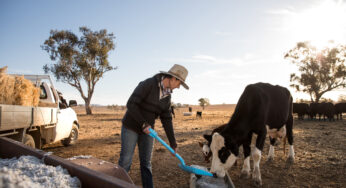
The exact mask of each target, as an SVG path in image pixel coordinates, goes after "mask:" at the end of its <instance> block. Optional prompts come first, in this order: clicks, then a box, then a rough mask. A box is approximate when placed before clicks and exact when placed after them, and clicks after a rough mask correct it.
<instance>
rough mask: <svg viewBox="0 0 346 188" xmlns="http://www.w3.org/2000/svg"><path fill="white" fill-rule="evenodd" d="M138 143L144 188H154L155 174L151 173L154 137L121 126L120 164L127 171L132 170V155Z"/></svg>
mask: <svg viewBox="0 0 346 188" xmlns="http://www.w3.org/2000/svg"><path fill="white" fill-rule="evenodd" d="M137 143H138V151H139V161H140V166H141V177H142V185H143V188H152V187H154V184H153V176H152V173H151V154H152V151H153V146H154V138H153V137H151V136H149V135H146V134H140V135H139V134H137V133H136V132H134V131H132V130H130V129H127V128H126V127H125V126H124V125H123V126H122V128H121V152H120V158H119V166H121V167H123V168H124V169H125V170H126V171H127V172H129V171H130V168H131V163H132V156H133V153H134V151H135V148H136V144H137Z"/></svg>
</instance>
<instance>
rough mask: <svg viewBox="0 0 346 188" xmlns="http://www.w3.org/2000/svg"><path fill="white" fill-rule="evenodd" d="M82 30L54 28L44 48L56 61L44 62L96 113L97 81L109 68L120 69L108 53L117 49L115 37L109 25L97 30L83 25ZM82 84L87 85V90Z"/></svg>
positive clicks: (49, 69)
mask: <svg viewBox="0 0 346 188" xmlns="http://www.w3.org/2000/svg"><path fill="white" fill-rule="evenodd" d="M79 31H80V32H81V33H82V34H83V35H82V36H81V37H80V38H78V37H77V36H76V35H75V34H74V33H72V32H71V31H66V30H61V31H58V30H51V31H50V36H49V38H48V39H47V40H46V41H45V42H44V44H43V45H42V46H41V48H42V49H43V50H45V51H47V53H48V54H49V55H50V59H51V60H52V61H55V63H53V65H50V66H49V65H48V64H46V65H44V66H43V70H44V71H45V73H46V74H47V73H49V72H51V73H52V74H53V75H54V76H55V78H56V79H57V80H58V81H62V82H64V83H68V84H69V85H71V86H72V87H75V88H76V89H77V90H78V91H79V93H80V95H81V97H82V98H83V100H84V102H85V110H86V113H87V114H92V111H91V108H90V102H91V98H92V96H93V93H94V89H95V85H96V83H97V82H98V81H99V80H100V79H101V78H102V77H103V75H104V74H105V73H106V72H108V71H111V70H115V69H117V67H112V66H111V65H110V64H109V62H108V53H109V52H110V51H111V50H113V49H114V42H113V39H115V37H114V36H113V34H112V33H110V34H108V33H107V30H105V29H103V30H100V31H95V32H94V31H91V30H90V29H88V28H87V27H80V28H79ZM83 81H84V82H83ZM84 83H85V85H86V86H85V85H83V84H84ZM82 85H83V87H84V88H85V87H86V93H85V92H84V90H83V87H82Z"/></svg>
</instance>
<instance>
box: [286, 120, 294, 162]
mask: <svg viewBox="0 0 346 188" xmlns="http://www.w3.org/2000/svg"><path fill="white" fill-rule="evenodd" d="M286 131H287V141H288V144H289V145H290V146H289V153H288V159H287V160H288V161H289V162H294V149H293V117H292V116H290V117H289V118H288V120H287V123H286Z"/></svg>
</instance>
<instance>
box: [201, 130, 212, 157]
mask: <svg viewBox="0 0 346 188" xmlns="http://www.w3.org/2000/svg"><path fill="white" fill-rule="evenodd" d="M203 137H204V138H205V139H206V140H207V143H202V142H199V146H200V147H201V148H202V152H203V156H204V160H205V161H206V162H207V163H209V162H210V161H209V159H210V157H211V151H210V143H211V138H212V135H207V134H204V135H203Z"/></svg>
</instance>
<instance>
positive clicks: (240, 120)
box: [210, 83, 294, 185]
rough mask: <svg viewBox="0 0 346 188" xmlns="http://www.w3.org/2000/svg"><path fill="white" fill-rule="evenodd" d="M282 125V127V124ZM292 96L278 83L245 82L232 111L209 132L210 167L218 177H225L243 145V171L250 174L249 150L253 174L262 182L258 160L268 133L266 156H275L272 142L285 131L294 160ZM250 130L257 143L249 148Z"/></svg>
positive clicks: (291, 157)
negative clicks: (221, 124) (218, 128)
mask: <svg viewBox="0 0 346 188" xmlns="http://www.w3.org/2000/svg"><path fill="white" fill-rule="evenodd" d="M283 127H284V128H283ZM292 128H293V116H292V96H291V94H290V92H289V91H288V90H287V89H286V88H284V87H281V86H277V85H276V86H273V85H271V84H268V83H256V84H251V85H248V86H247V87H246V88H245V90H244V92H243V94H242V95H241V96H240V98H239V101H238V103H237V106H236V108H235V111H234V113H233V115H232V117H231V119H230V121H229V123H228V124H227V126H226V127H225V128H224V129H223V130H222V131H221V132H220V133H217V132H215V133H214V134H213V136H212V141H211V145H210V149H211V152H212V164H211V169H210V171H211V172H212V173H215V174H216V175H217V176H218V177H224V176H225V172H226V170H227V169H229V168H230V167H232V166H233V164H234V163H235V161H236V159H237V157H238V155H239V147H240V146H241V145H242V146H243V151H244V159H245V160H244V164H243V168H242V171H241V173H242V175H245V176H247V177H249V176H250V153H251V154H252V159H253V162H254V163H253V172H252V178H253V179H254V181H255V183H256V184H259V185H261V184H262V179H261V172H260V167H259V164H260V160H261V153H262V150H263V146H264V142H265V138H266V135H267V133H268V135H269V136H270V142H271V146H270V149H269V158H273V157H274V147H273V145H274V143H275V140H276V138H277V137H280V136H281V137H283V136H284V135H285V134H287V139H288V143H289V145H290V148H289V158H288V159H289V161H290V162H293V161H294V149H293V130H292ZM253 133H255V134H257V139H256V146H255V148H254V149H253V150H252V152H251V148H250V144H251V139H252V135H253Z"/></svg>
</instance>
